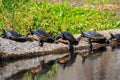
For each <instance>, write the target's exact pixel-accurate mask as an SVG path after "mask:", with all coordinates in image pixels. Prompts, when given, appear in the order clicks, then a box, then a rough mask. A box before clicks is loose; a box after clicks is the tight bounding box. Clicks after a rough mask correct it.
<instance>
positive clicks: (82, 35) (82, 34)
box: [77, 30, 84, 42]
mask: <svg viewBox="0 0 120 80" xmlns="http://www.w3.org/2000/svg"><path fill="white" fill-rule="evenodd" d="M80 33H81V35H80V36H79V37H78V38H77V41H78V42H79V41H80V39H81V37H84V33H83V31H82V30H80Z"/></svg>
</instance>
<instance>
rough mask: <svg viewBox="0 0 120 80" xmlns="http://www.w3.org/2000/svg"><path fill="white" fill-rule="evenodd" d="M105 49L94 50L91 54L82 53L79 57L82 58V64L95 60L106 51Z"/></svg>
mask: <svg viewBox="0 0 120 80" xmlns="http://www.w3.org/2000/svg"><path fill="white" fill-rule="evenodd" d="M106 50H107V49H106V47H100V48H98V49H94V50H93V51H92V52H91V54H88V52H87V51H84V52H82V53H81V54H80V55H81V56H82V64H84V63H85V61H86V59H89V60H95V59H97V58H98V57H100V56H101V55H102V54H103V52H104V51H106Z"/></svg>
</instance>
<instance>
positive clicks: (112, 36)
mask: <svg viewBox="0 0 120 80" xmlns="http://www.w3.org/2000/svg"><path fill="white" fill-rule="evenodd" d="M110 36H111V37H110V40H111V39H113V38H115V36H114V35H113V34H112V33H111V32H110Z"/></svg>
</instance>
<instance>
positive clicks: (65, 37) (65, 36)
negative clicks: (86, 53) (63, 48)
mask: <svg viewBox="0 0 120 80" xmlns="http://www.w3.org/2000/svg"><path fill="white" fill-rule="evenodd" d="M55 42H61V43H64V44H68V50H69V58H71V56H72V55H73V53H74V46H73V45H78V43H79V38H78V40H77V39H75V38H74V36H73V35H72V34H71V33H70V32H67V31H64V32H61V34H59V35H57V36H56V38H55Z"/></svg>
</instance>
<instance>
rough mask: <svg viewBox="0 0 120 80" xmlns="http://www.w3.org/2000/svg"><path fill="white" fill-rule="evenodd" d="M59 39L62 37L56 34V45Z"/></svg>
mask: <svg viewBox="0 0 120 80" xmlns="http://www.w3.org/2000/svg"><path fill="white" fill-rule="evenodd" d="M60 38H62V36H61V35H60V34H58V35H57V36H56V37H55V41H54V42H55V43H56V44H57V43H58V41H57V40H59V39H60Z"/></svg>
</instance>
